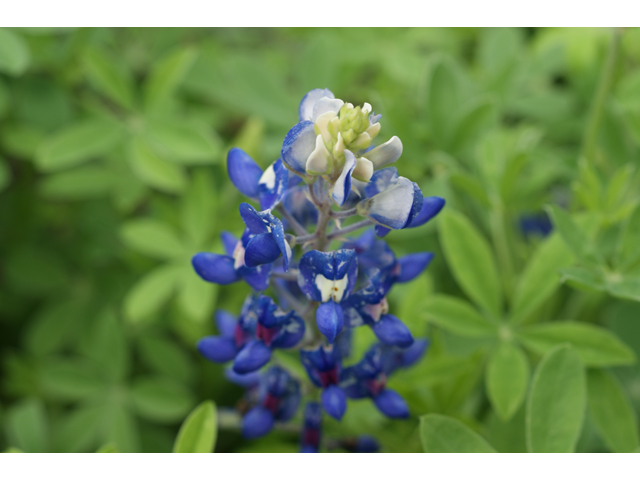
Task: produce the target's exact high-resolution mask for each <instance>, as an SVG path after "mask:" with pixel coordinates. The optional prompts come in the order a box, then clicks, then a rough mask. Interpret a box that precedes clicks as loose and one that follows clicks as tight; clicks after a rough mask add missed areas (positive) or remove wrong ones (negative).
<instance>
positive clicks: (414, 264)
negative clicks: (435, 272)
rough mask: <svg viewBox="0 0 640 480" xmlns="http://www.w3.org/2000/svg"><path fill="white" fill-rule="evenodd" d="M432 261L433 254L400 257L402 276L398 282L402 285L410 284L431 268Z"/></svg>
mask: <svg viewBox="0 0 640 480" xmlns="http://www.w3.org/2000/svg"><path fill="white" fill-rule="evenodd" d="M432 259H433V253H431V252H421V253H412V254H410V255H405V256H404V257H400V259H398V263H399V264H400V275H399V276H398V279H397V280H396V281H397V282H400V283H403V282H410V281H411V280H413V279H414V278H416V277H417V276H418V275H420V274H421V273H422V271H423V270H424V269H425V268H427V267H428V266H429V263H431V260H432Z"/></svg>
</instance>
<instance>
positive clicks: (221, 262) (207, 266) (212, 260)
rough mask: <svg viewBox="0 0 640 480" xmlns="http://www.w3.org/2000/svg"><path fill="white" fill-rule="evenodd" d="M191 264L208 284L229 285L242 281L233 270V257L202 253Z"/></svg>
mask: <svg viewBox="0 0 640 480" xmlns="http://www.w3.org/2000/svg"><path fill="white" fill-rule="evenodd" d="M191 264H192V265H193V268H194V269H195V271H196V273H197V274H198V275H200V277H202V278H203V279H204V280H206V281H207V282H213V283H218V284H220V285H229V284H230V283H233V282H237V281H238V280H240V276H239V275H238V273H237V272H236V270H235V268H233V264H234V260H233V257H227V256H225V255H217V254H215V253H207V252H201V253H196V254H195V255H194V256H193V258H192V259H191Z"/></svg>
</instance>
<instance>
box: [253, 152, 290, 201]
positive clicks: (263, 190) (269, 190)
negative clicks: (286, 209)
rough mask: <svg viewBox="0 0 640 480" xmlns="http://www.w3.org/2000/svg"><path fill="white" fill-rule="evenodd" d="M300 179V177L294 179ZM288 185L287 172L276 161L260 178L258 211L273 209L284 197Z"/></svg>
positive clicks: (281, 164) (280, 161)
mask: <svg viewBox="0 0 640 480" xmlns="http://www.w3.org/2000/svg"><path fill="white" fill-rule="evenodd" d="M296 178H298V179H299V178H300V177H296ZM288 184H289V171H288V170H287V168H286V167H285V166H284V163H282V160H280V159H278V160H276V161H275V162H274V163H273V164H271V165H270V166H269V167H268V168H267V169H266V170H265V171H264V173H263V174H262V177H260V182H259V184H258V186H259V196H260V210H271V209H272V208H274V207H275V206H276V205H277V204H278V203H280V200H282V196H283V195H284V192H285V190H286V189H287V186H288Z"/></svg>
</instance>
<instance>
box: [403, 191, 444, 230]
mask: <svg viewBox="0 0 640 480" xmlns="http://www.w3.org/2000/svg"><path fill="white" fill-rule="evenodd" d="M444 204H445V201H444V198H440V197H425V198H424V199H423V200H422V210H420V213H419V214H418V215H417V216H416V217H415V218H414V219H413V220H411V222H410V223H409V225H408V226H407V227H406V228H415V227H419V226H421V225H424V224H425V223H427V222H428V221H429V220H431V219H432V218H433V217H435V216H436V215H437V214H438V213H440V210H442V208H443V207H444Z"/></svg>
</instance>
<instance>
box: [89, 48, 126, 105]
mask: <svg viewBox="0 0 640 480" xmlns="http://www.w3.org/2000/svg"><path fill="white" fill-rule="evenodd" d="M82 62H83V66H84V70H85V72H86V74H87V77H88V78H89V81H90V82H91V84H92V85H93V87H94V88H95V89H96V90H98V91H99V92H101V93H103V94H105V95H106V96H107V97H109V98H110V99H111V100H113V101H114V102H116V103H118V104H119V105H120V106H121V107H124V108H126V109H131V108H132V107H133V92H134V85H133V78H132V77H131V74H130V73H129V72H128V71H127V70H126V69H124V68H123V67H122V65H124V64H125V63H124V62H122V61H116V60H115V59H112V58H110V57H109V56H107V55H106V54H104V53H103V52H101V51H99V50H97V49H95V48H91V47H90V48H87V50H86V51H85V54H84V57H83V59H82Z"/></svg>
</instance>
